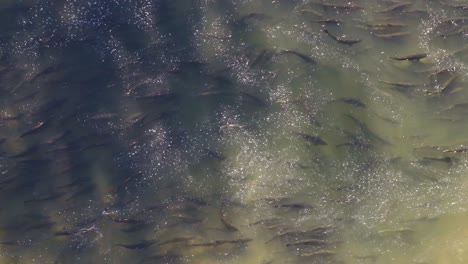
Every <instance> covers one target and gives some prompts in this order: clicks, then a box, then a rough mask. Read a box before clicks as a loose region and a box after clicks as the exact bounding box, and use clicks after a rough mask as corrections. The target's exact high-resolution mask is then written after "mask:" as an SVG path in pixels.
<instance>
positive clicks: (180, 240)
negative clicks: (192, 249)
mask: <svg viewBox="0 0 468 264" xmlns="http://www.w3.org/2000/svg"><path fill="white" fill-rule="evenodd" d="M194 239H195V237H193V236H187V237H175V238H172V239H169V240H166V241H164V242H161V243H159V244H158V246H163V245H167V244H174V243H181V242H184V243H187V242H188V241H191V240H194Z"/></svg>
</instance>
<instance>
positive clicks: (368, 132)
mask: <svg viewBox="0 0 468 264" xmlns="http://www.w3.org/2000/svg"><path fill="white" fill-rule="evenodd" d="M345 116H347V117H348V118H350V119H351V120H353V121H354V122H355V123H357V125H358V126H359V128H360V129H361V131H362V133H364V134H365V135H367V136H369V137H370V138H372V139H373V140H375V141H378V142H380V143H381V144H383V145H391V144H390V143H389V142H388V141H386V140H385V139H383V138H381V137H379V136H378V135H376V134H375V133H374V132H372V131H371V130H370V129H369V127H367V125H366V124H365V123H364V122H362V121H360V120H359V119H357V118H356V117H354V116H352V115H350V114H345Z"/></svg>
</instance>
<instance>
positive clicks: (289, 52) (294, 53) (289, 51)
mask: <svg viewBox="0 0 468 264" xmlns="http://www.w3.org/2000/svg"><path fill="white" fill-rule="evenodd" d="M280 53H281V54H292V55H294V56H297V57H298V58H300V59H301V60H303V61H304V62H306V63H309V64H317V61H315V60H314V59H313V58H311V57H310V56H307V55H305V54H303V53H300V52H298V51H295V50H287V49H285V50H282V51H281V52H280Z"/></svg>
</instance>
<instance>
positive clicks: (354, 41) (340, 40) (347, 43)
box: [323, 29, 361, 46]
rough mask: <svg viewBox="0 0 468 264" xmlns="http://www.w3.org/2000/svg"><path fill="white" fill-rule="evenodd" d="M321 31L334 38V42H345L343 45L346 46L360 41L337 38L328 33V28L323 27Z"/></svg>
mask: <svg viewBox="0 0 468 264" xmlns="http://www.w3.org/2000/svg"><path fill="white" fill-rule="evenodd" d="M323 32H325V33H326V34H327V35H328V36H330V38H332V39H333V40H335V41H336V42H338V43H341V44H345V45H348V46H352V45H354V44H357V43H359V42H361V40H360V39H344V38H339V37H337V36H335V35H333V34H331V33H330V31H328V29H324V30H323Z"/></svg>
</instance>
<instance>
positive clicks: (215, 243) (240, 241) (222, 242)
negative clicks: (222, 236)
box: [188, 238, 253, 247]
mask: <svg viewBox="0 0 468 264" xmlns="http://www.w3.org/2000/svg"><path fill="white" fill-rule="evenodd" d="M252 240H253V239H251V238H244V239H234V240H215V241H210V242H205V243H192V244H188V246H192V247H210V246H220V245H225V244H245V243H248V242H250V241H252Z"/></svg>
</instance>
